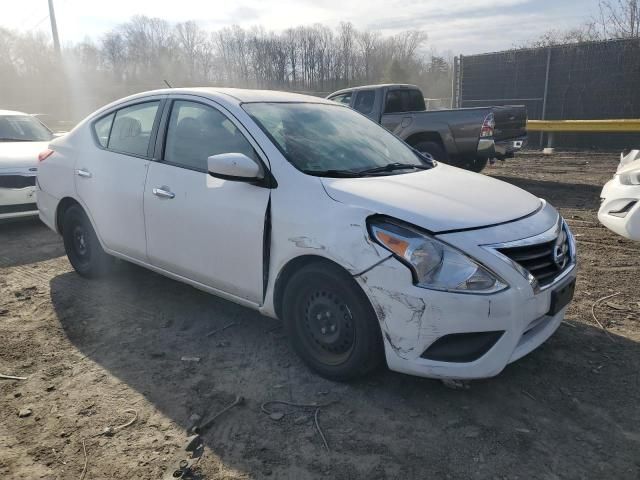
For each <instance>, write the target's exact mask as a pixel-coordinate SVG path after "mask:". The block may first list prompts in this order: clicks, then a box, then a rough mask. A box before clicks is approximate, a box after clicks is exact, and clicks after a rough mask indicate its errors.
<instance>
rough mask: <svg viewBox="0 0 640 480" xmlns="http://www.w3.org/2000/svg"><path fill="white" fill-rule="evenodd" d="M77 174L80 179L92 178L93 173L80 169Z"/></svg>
mask: <svg viewBox="0 0 640 480" xmlns="http://www.w3.org/2000/svg"><path fill="white" fill-rule="evenodd" d="M76 174H77V175H78V176H79V177H83V178H91V172H90V171H89V170H85V169H84V168H80V169H78V170H76Z"/></svg>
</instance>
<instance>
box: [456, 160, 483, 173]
mask: <svg viewBox="0 0 640 480" xmlns="http://www.w3.org/2000/svg"><path fill="white" fill-rule="evenodd" d="M488 162H489V159H488V158H480V157H477V158H471V159H468V160H465V161H464V162H462V164H461V165H460V166H461V167H462V168H464V169H466V170H471V171H472V172H476V173H480V172H481V171H482V170H484V168H485V167H486V166H487V163H488Z"/></svg>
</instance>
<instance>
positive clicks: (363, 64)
mask: <svg viewBox="0 0 640 480" xmlns="http://www.w3.org/2000/svg"><path fill="white" fill-rule="evenodd" d="M426 42H427V34H426V32H424V31H422V30H407V31H403V32H400V33H398V34H396V35H388V36H385V35H382V34H381V33H380V32H378V31H375V30H358V29H356V28H355V27H354V26H353V25H352V24H351V23H341V24H340V25H339V26H338V27H337V28H334V29H332V28H329V27H327V26H324V25H320V24H316V25H312V26H298V27H292V28H289V29H287V30H284V31H282V32H273V31H269V30H266V29H265V28H263V27H254V28H249V29H244V28H241V27H239V26H231V27H227V28H223V29H221V30H218V31H208V30H206V29H203V28H202V27H200V26H199V24H198V23H197V22H195V21H187V22H182V23H175V24H172V23H170V22H168V21H166V20H163V19H160V18H152V17H147V16H135V17H133V18H131V19H130V20H129V21H128V22H126V23H123V24H121V25H119V26H118V27H116V28H114V29H113V30H111V31H109V32H107V33H105V34H104V35H102V36H101V37H100V38H98V39H95V40H92V39H86V40H84V41H82V42H78V43H76V44H72V45H67V46H66V47H65V48H64V49H63V51H62V54H61V55H60V56H58V55H56V53H55V51H54V49H53V45H52V43H51V41H50V40H49V37H48V36H47V35H45V34H44V33H18V32H14V31H9V30H7V29H2V28H0V83H2V85H3V88H1V89H0V102H2V107H3V108H6V106H7V105H9V106H12V108H21V109H23V110H28V111H30V112H34V111H37V112H41V113H49V114H52V115H53V116H54V117H55V118H66V117H69V118H71V117H72V119H73V120H77V119H78V118H81V116H82V115H86V114H87V113H89V112H90V111H91V110H92V109H94V108H96V107H98V106H99V105H102V104H104V103H105V102H107V101H109V100H113V99H116V98H119V97H121V96H123V95H126V94H129V93H133V92H136V91H142V90H148V89H152V88H162V87H163V86H164V82H165V81H166V82H168V83H169V84H171V85H172V86H196V85H199V86H233V87H246V88H267V89H284V90H290V91H303V92H311V93H314V94H317V95H325V94H328V93H330V92H332V91H334V90H337V89H340V88H343V87H347V86H353V85H360V84H368V83H383V82H403V83H414V84H417V85H419V86H421V87H422V88H423V90H424V92H425V94H426V95H427V96H428V97H432V98H446V97H450V91H451V59H450V58H445V57H443V56H440V55H437V54H436V53H434V52H433V51H428V50H427V48H426V47H427V45H426ZM65 116H66V117H65Z"/></svg>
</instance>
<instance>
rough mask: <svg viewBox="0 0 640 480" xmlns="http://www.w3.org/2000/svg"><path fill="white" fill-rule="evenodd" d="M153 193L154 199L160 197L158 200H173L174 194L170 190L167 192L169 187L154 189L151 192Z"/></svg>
mask: <svg viewBox="0 0 640 480" xmlns="http://www.w3.org/2000/svg"><path fill="white" fill-rule="evenodd" d="M151 191H152V192H153V194H154V195H155V196H156V197H160V198H169V199H171V198H175V196H176V194H175V193H173V192H172V191H171V190H169V187H166V186H164V185H163V186H162V187H156V188H154V189H153V190H151Z"/></svg>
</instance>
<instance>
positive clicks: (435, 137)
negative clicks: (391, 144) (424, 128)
mask: <svg viewBox="0 0 640 480" xmlns="http://www.w3.org/2000/svg"><path fill="white" fill-rule="evenodd" d="M405 142H407V143H408V144H409V145H411V146H412V147H413V146H414V145H416V144H417V143H419V142H436V143H439V144H440V146H441V147H442V148H444V149H445V151H446V149H447V147H446V146H445V144H444V141H443V140H442V135H440V133H439V132H417V133H413V134H411V135H410V136H408V137H407V138H406V139H405Z"/></svg>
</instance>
